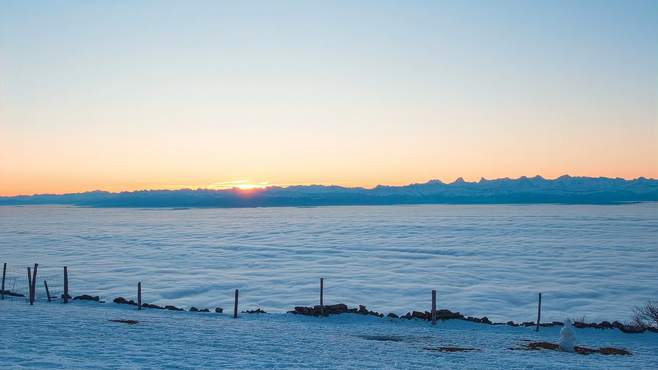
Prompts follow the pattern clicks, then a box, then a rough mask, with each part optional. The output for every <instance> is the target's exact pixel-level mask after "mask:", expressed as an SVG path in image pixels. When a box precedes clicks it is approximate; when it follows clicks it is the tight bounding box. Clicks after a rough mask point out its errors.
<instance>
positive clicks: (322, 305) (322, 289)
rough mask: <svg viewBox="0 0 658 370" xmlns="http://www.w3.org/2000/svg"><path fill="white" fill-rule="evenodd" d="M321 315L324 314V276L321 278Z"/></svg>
mask: <svg viewBox="0 0 658 370" xmlns="http://www.w3.org/2000/svg"><path fill="white" fill-rule="evenodd" d="M320 315H322V316H324V278H320Z"/></svg>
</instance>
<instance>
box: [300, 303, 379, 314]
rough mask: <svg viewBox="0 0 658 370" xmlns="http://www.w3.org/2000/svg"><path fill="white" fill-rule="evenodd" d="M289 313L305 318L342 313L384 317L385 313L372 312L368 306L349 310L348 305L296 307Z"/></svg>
mask: <svg viewBox="0 0 658 370" xmlns="http://www.w3.org/2000/svg"><path fill="white" fill-rule="evenodd" d="M288 313H292V314H295V315H304V316H323V315H324V316H330V315H339V314H342V313H355V314H359V315H369V316H377V317H384V314H383V313H379V312H376V311H370V310H368V309H367V308H366V306H363V305H359V308H348V307H347V305H346V304H343V303H338V304H332V305H327V306H324V307H321V306H319V305H318V306H313V307H302V306H300V307H295V309H294V310H293V311H288Z"/></svg>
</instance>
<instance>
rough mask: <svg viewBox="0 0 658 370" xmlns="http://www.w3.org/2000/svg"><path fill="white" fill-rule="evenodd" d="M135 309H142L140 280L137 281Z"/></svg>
mask: <svg viewBox="0 0 658 370" xmlns="http://www.w3.org/2000/svg"><path fill="white" fill-rule="evenodd" d="M137 309H138V310H141V309H142V282H141V281H140V282H139V283H137Z"/></svg>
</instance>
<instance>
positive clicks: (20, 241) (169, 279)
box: [0, 203, 658, 321]
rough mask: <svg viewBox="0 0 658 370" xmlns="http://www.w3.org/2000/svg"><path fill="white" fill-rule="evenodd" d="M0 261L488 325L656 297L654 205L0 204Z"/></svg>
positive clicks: (166, 286) (101, 281) (624, 316)
mask: <svg viewBox="0 0 658 370" xmlns="http://www.w3.org/2000/svg"><path fill="white" fill-rule="evenodd" d="M0 262H7V263H8V268H9V270H8V279H9V280H8V287H9V288H12V289H14V290H18V291H21V292H25V291H26V286H27V284H26V266H30V265H32V264H33V263H39V264H40V266H39V277H38V282H39V284H38V285H37V286H38V288H39V290H38V295H39V296H40V297H41V298H43V296H44V290H43V280H44V279H46V280H48V283H49V285H50V287H51V290H52V291H53V292H54V294H61V289H62V266H64V265H68V266H69V272H70V285H71V294H73V295H79V294H93V295H100V296H101V297H103V298H104V299H108V300H111V299H112V298H114V297H117V296H124V297H127V298H132V299H134V298H135V291H136V285H137V282H138V281H142V282H143V286H144V300H145V301H146V302H149V303H156V304H174V305H177V306H184V307H190V306H197V307H216V306H222V307H229V306H230V305H231V302H232V299H233V289H235V288H240V291H241V302H242V303H243V304H244V307H246V308H256V307H259V306H260V307H262V308H264V309H265V310H267V311H268V312H285V311H286V310H289V309H290V308H291V307H293V306H295V305H313V304H317V303H318V285H319V284H318V282H319V278H320V277H324V278H325V298H326V302H328V303H337V302H344V303H347V304H349V305H356V304H365V305H367V306H368V308H370V309H373V310H376V311H380V312H384V313H388V312H395V313H397V314H404V313H406V312H408V311H411V310H427V309H429V307H430V297H431V296H430V292H431V290H432V289H436V290H437V291H438V303H439V307H440V308H448V309H451V310H453V311H460V312H462V313H464V314H467V315H473V316H479V317H481V316H485V315H486V316H488V317H489V318H490V319H492V320H494V321H507V320H514V321H532V320H535V318H536V305H537V292H540V291H541V292H543V315H542V317H543V318H544V320H546V321H552V320H559V321H562V320H564V319H565V318H567V317H572V318H582V317H583V316H585V318H586V320H588V321H595V320H596V321H600V320H610V321H612V320H620V321H625V320H628V319H629V318H630V316H631V313H632V308H633V306H635V305H639V304H642V303H644V302H646V301H647V300H650V299H654V300H655V299H658V284H656V282H658V269H657V268H656V265H658V204H656V203H644V204H629V205H618V206H582V205H579V206H576V205H519V206H515V205H489V206H486V205H485V206H481V205H473V206H457V205H432V206H382V207H319V208H253V209H182V210H171V209H99V208H75V207H55V206H53V207H44V206H42V207H38V206H35V207H9V206H4V207H0Z"/></svg>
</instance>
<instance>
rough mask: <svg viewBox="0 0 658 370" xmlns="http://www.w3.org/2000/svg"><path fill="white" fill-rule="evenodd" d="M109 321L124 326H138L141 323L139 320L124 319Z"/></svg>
mask: <svg viewBox="0 0 658 370" xmlns="http://www.w3.org/2000/svg"><path fill="white" fill-rule="evenodd" d="M109 321H112V322H119V323H122V324H128V325H135V324H137V323H138V322H139V321H137V320H123V319H111V320H109Z"/></svg>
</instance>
